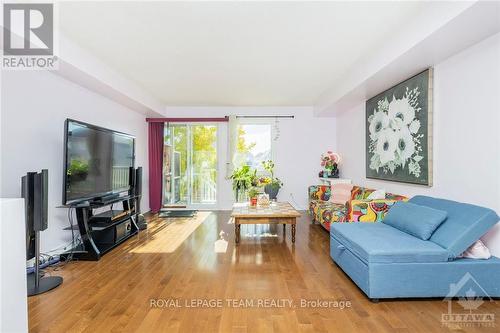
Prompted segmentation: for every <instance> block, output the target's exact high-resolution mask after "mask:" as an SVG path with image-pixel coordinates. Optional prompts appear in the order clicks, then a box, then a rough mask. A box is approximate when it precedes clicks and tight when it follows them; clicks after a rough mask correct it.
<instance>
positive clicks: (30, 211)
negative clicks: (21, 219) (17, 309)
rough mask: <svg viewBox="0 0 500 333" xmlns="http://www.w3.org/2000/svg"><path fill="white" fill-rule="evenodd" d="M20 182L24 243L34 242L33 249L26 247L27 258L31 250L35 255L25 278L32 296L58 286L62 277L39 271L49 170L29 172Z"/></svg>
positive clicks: (29, 293)
mask: <svg viewBox="0 0 500 333" xmlns="http://www.w3.org/2000/svg"><path fill="white" fill-rule="evenodd" d="M21 184H22V188H21V194H22V196H23V198H24V199H25V207H26V229H27V232H26V236H27V237H26V244H27V246H28V244H30V245H31V244H32V242H34V248H33V250H32V249H31V248H29V247H28V248H29V249H27V256H28V259H31V257H30V254H31V253H33V252H34V253H33V256H34V257H35V272H34V273H33V274H34V276H33V277H32V278H28V279H27V283H28V296H33V295H38V294H42V293H44V292H47V291H49V290H51V289H54V288H56V287H58V286H59V285H60V284H61V283H62V282H63V279H62V277H59V276H49V277H42V274H41V273H40V231H43V230H45V229H47V227H48V193H49V190H48V186H49V172H48V170H47V169H43V170H42V172H40V173H36V172H29V173H28V174H27V175H26V176H24V177H23V178H22V180H21ZM31 235H33V237H31Z"/></svg>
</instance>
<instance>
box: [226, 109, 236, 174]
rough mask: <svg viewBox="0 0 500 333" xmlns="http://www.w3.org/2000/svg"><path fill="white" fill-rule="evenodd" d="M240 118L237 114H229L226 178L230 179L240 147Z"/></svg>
mask: <svg viewBox="0 0 500 333" xmlns="http://www.w3.org/2000/svg"><path fill="white" fill-rule="evenodd" d="M238 126H239V124H238V118H237V117H236V116H235V115H230V116H229V121H228V124H227V160H226V178H227V179H229V177H230V176H231V174H232V173H233V171H234V168H235V165H234V161H235V158H236V153H237V147H238Z"/></svg>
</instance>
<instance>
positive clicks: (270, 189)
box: [259, 160, 283, 200]
mask: <svg viewBox="0 0 500 333" xmlns="http://www.w3.org/2000/svg"><path fill="white" fill-rule="evenodd" d="M262 166H263V167H264V170H266V171H267V172H268V173H269V174H270V177H261V178H260V179H259V183H260V184H261V185H263V186H264V192H265V193H266V194H268V195H269V199H271V200H276V197H277V196H278V192H279V191H280V188H281V187H282V186H283V182H282V181H281V180H280V179H279V178H277V177H276V178H275V177H274V162H273V161H270V160H269V161H263V162H262Z"/></svg>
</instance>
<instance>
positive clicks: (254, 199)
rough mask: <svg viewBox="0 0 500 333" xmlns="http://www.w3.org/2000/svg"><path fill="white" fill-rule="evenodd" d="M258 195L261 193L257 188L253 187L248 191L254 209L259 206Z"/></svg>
mask: <svg viewBox="0 0 500 333" xmlns="http://www.w3.org/2000/svg"><path fill="white" fill-rule="evenodd" d="M258 195H259V191H258V190H257V189H256V188H255V187H252V188H251V189H250V190H249V191H248V197H249V198H250V206H252V207H255V206H257V196H258Z"/></svg>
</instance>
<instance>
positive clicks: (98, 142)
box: [63, 119, 135, 205]
mask: <svg viewBox="0 0 500 333" xmlns="http://www.w3.org/2000/svg"><path fill="white" fill-rule="evenodd" d="M134 160H135V137H133V136H131V135H129V134H125V133H121V132H117V131H112V130H109V129H106V128H103V127H99V126H95V125H91V124H87V123H83V122H80V121H76V120H73V119H66V121H65V123H64V175H63V179H64V181H63V187H64V188H63V204H64V205H67V204H71V203H76V202H79V201H85V200H95V199H97V198H100V197H104V196H108V195H112V194H117V193H120V192H124V191H128V190H129V189H130V175H131V168H133V167H134Z"/></svg>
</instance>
